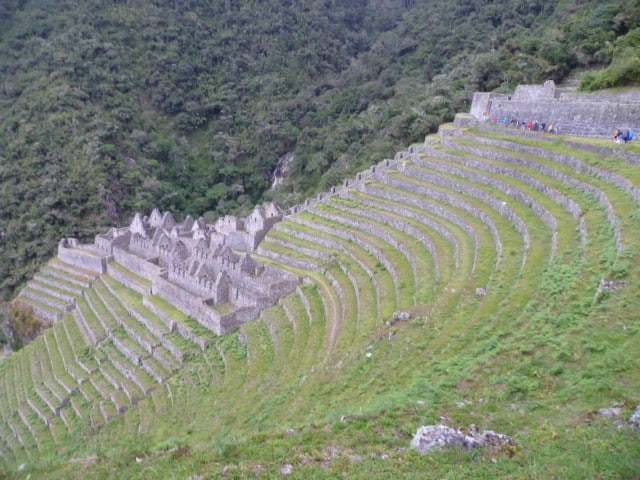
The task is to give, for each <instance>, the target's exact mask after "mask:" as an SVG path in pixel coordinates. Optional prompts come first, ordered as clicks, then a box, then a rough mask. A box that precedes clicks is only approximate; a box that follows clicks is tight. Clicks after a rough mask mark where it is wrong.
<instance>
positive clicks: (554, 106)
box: [470, 80, 640, 137]
mask: <svg viewBox="0 0 640 480" xmlns="http://www.w3.org/2000/svg"><path fill="white" fill-rule="evenodd" d="M470 113H471V115H472V116H473V117H474V118H475V119H476V120H477V121H481V122H482V121H492V122H502V121H503V119H504V118H507V119H508V121H510V120H511V119H516V120H520V121H524V122H528V121H530V120H531V121H536V120H537V121H538V122H539V123H546V125H550V124H553V125H555V126H556V127H558V130H559V132H560V133H567V134H570V135H582V136H597V137H612V135H613V131H614V130H615V129H616V128H619V129H622V130H625V129H633V130H636V131H638V130H640V91H632V92H628V93H623V94H576V93H574V92H562V91H560V90H559V89H557V88H556V86H555V83H554V82H553V81H552V80H549V81H547V82H545V83H544V84H543V85H520V86H518V87H517V88H516V91H515V92H514V94H512V95H507V94H498V93H482V92H477V93H475V94H474V96H473V102H472V105H471V111H470Z"/></svg>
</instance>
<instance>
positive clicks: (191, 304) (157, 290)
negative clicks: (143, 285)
mask: <svg viewBox="0 0 640 480" xmlns="http://www.w3.org/2000/svg"><path fill="white" fill-rule="evenodd" d="M151 292H152V293H153V294H155V295H158V296H160V297H162V298H163V299H164V300H166V301H167V302H169V303H170V304H172V305H174V306H175V307H177V308H178V309H180V310H182V312H184V313H185V314H187V315H189V316H191V317H193V318H195V319H196V320H197V321H198V323H200V324H201V325H202V326H204V327H206V328H208V329H209V330H212V331H213V332H216V333H217V334H221V325H220V315H218V313H217V312H216V311H214V310H213V309H212V308H211V307H209V306H208V305H207V304H205V303H204V302H203V301H202V299H201V298H198V297H196V296H194V295H191V294H190V293H189V292H187V291H185V290H183V289H182V288H180V287H177V286H175V285H174V284H173V283H171V282H169V281H168V280H165V279H164V278H162V277H155V278H154V279H153V286H152V287H151Z"/></svg>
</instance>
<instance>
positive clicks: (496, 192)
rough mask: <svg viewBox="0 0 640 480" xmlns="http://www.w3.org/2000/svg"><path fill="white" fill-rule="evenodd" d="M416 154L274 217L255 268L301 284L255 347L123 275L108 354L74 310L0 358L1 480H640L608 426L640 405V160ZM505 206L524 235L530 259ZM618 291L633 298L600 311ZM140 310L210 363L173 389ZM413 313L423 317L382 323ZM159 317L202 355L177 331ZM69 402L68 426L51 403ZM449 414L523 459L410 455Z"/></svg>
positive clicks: (544, 144)
mask: <svg viewBox="0 0 640 480" xmlns="http://www.w3.org/2000/svg"><path fill="white" fill-rule="evenodd" d="M504 140H509V142H507V143H504ZM532 146H533V147H536V148H543V149H544V151H536V152H532V151H531V150H528V148H529V147H532ZM418 155H420V157H419V158H418V160H416V162H415V164H412V163H411V162H410V161H409V160H407V169H406V170H405V173H402V172H400V171H393V170H391V171H388V172H386V175H383V176H381V177H380V178H379V179H370V180H367V182H366V188H365V190H364V191H362V190H359V189H347V190H346V191H343V194H344V198H343V197H331V198H329V199H326V200H324V201H322V202H319V203H316V204H314V206H313V208H311V209H310V210H308V211H305V212H301V213H298V214H296V215H294V216H292V217H289V218H288V219H287V220H285V221H284V222H281V223H280V224H278V225H277V227H276V228H274V229H273V230H272V231H271V232H270V233H269V234H268V235H267V237H266V239H265V241H264V242H263V244H262V245H261V253H263V255H257V257H258V258H260V259H262V260H264V261H265V262H268V263H271V264H274V265H277V266H280V267H282V268H284V269H286V270H288V271H291V272H293V273H295V274H296V275H301V276H303V277H304V279H305V280H304V283H303V284H302V285H300V287H299V288H298V289H297V291H296V292H295V293H293V294H291V295H288V296H287V297H285V298H283V299H281V301H280V302H279V304H277V305H276V306H274V307H271V308H269V309H266V310H264V311H263V312H262V314H261V316H260V318H259V319H257V320H255V321H253V322H250V323H247V324H245V325H243V326H242V328H241V330H240V331H239V332H235V333H233V334H230V335H227V336H224V337H215V336H213V335H211V334H210V333H209V332H207V331H204V330H203V329H202V327H200V326H199V325H196V324H195V322H194V321H193V319H189V318H187V317H186V316H185V315H184V314H182V313H181V312H179V311H177V310H175V308H174V307H171V306H170V305H167V304H166V302H163V301H162V300H160V299H159V298H157V297H153V296H150V297H146V298H145V299H144V303H145V304H146V306H145V305H144V304H143V299H142V297H141V296H140V295H139V294H137V293H134V292H132V291H131V290H129V289H128V288H126V287H124V286H122V285H121V284H120V283H119V282H116V281H114V280H113V279H111V278H109V277H108V276H107V277H106V278H105V279H104V282H105V283H102V282H101V281H98V282H95V286H94V287H93V288H92V289H88V290H87V294H86V295H87V301H86V306H87V310H89V312H90V313H91V314H93V315H94V316H95V317H97V318H98V323H99V324H103V327H102V328H103V329H106V326H107V325H109V328H111V329H112V336H113V338H112V340H106V341H103V342H102V343H101V344H100V346H99V348H98V349H94V348H92V347H91V346H89V345H88V344H87V343H86V342H85V340H84V339H83V338H82V336H81V333H80V331H79V330H78V326H77V325H76V324H75V323H74V321H73V319H72V318H71V317H70V316H69V315H67V316H65V319H64V320H63V321H61V322H59V323H58V324H56V325H55V326H54V327H53V329H52V331H51V332H50V333H49V332H48V333H47V334H45V336H44V337H43V338H42V339H41V340H40V341H38V342H36V343H34V344H33V345H32V346H30V347H28V348H27V349H25V351H23V352H21V353H19V354H17V355H15V356H13V357H11V358H9V359H7V360H5V361H3V362H2V363H0V390H4V391H0V402H1V404H0V415H1V419H2V421H3V422H4V423H5V425H2V426H0V427H1V428H0V449H8V451H9V452H10V453H9V454H8V455H6V456H5V457H2V458H0V465H4V467H5V469H6V471H7V472H8V473H9V472H13V471H15V468H16V464H17V463H18V462H25V463H26V464H27V466H26V469H25V472H24V474H28V473H32V474H33V475H34V477H37V478H45V479H46V478H81V477H82V478H85V477H86V478H105V477H109V476H114V475H122V476H123V477H126V478H150V479H160V478H167V477H169V478H171V477H175V478H190V477H191V476H192V475H197V474H203V475H204V478H208V477H209V476H210V477H214V478H215V477H216V476H217V475H219V474H220V473H221V472H222V471H223V469H224V468H225V467H229V468H230V470H228V473H229V474H230V475H231V477H232V478H247V477H255V478H277V477H278V476H280V468H281V467H282V466H283V465H285V464H287V463H290V464H292V465H293V472H294V473H293V474H292V476H291V478H338V477H343V476H348V477H349V478H442V477H443V476H446V477H448V478H547V477H548V476H549V472H554V473H553V474H554V475H556V476H558V477H562V478H616V479H617V478H620V479H622V478H633V475H636V474H637V472H638V471H640V460H638V459H640V447H639V446H638V442H637V438H636V437H637V433H636V432H632V431H630V430H629V429H627V428H618V427H616V426H615V423H614V422H615V420H616V419H606V418H603V417H600V416H598V415H596V414H595V413H594V412H596V411H597V409H599V408H605V407H610V406H612V405H614V404H619V405H622V410H623V414H622V415H621V416H620V417H619V419H620V420H624V419H626V418H628V417H629V416H630V414H631V412H632V410H633V409H634V408H635V406H636V405H637V404H638V402H639V401H640V398H639V397H638V394H637V388H636V387H637V385H638V382H639V381H640V373H639V372H640V364H639V362H640V360H638V359H639V358H640V342H638V337H639V336H640V325H639V324H638V320H637V312H638V308H640V307H639V305H638V298H640V273H639V271H638V269H637V268H635V267H637V265H638V263H639V257H638V252H639V251H640V236H639V235H638V224H637V220H638V218H639V217H638V215H639V213H638V212H640V209H639V203H638V197H637V196H634V193H633V192H634V191H635V190H634V189H635V188H636V187H635V186H637V185H639V184H640V167H638V166H635V165H631V164H629V163H627V162H625V161H624V160H623V159H620V158H617V157H608V158H603V157H600V156H598V155H596V154H593V153H590V152H588V151H586V150H582V149H571V148H569V147H567V146H566V145H564V144H562V143H561V142H549V141H546V140H545V141H535V140H532V139H520V138H515V137H510V136H505V135H497V134H484V133H479V132H470V133H464V134H463V135H462V136H461V137H456V138H449V139H448V141H447V144H446V146H438V145H431V146H430V148H429V149H428V151H425V153H421V154H418ZM554 155H565V156H566V155H570V156H572V157H575V158H576V159H578V160H579V161H580V162H583V163H582V164H580V165H583V166H580V167H579V168H576V165H577V164H575V163H573V164H569V163H567V159H566V157H562V158H561V159H563V160H562V161H561V162H558V161H556V160H557V158H556V157H554ZM558 158H559V157H558ZM518 159H519V160H518ZM586 167H590V168H592V170H589V169H588V168H586ZM594 169H595V170H594ZM606 172H611V173H614V174H615V176H614V177H607V175H605V173H606ZM456 184H458V185H460V186H459V187H455V185H456ZM474 189H475V190H474ZM480 191H481V192H483V193H482V194H479V192H480ZM545 191H549V192H553V195H548V196H547V195H545V194H544V193H543V192H545ZM516 192H518V193H517V194H519V195H521V196H522V197H521V198H526V197H527V196H528V197H531V198H533V199H535V202H537V203H535V205H534V204H533V202H527V201H526V200H525V201H519V200H518V199H517V198H516V196H515V195H516ZM594 193H595V195H594ZM489 197H492V198H493V199H494V200H491V202H490V204H488V203H486V202H485V201H484V200H483V198H485V199H486V198H489ZM605 199H606V201H605ZM495 202H498V203H497V204H498V205H499V204H500V203H501V202H506V203H507V204H508V206H509V208H510V209H511V211H512V213H513V214H514V215H516V216H517V217H519V218H521V219H522V221H523V222H524V224H525V225H526V231H527V232H528V235H529V244H528V245H527V243H526V242H525V237H524V232H525V230H523V229H520V231H518V230H517V229H516V228H515V227H514V226H513V224H512V223H511V222H510V221H509V220H508V219H507V218H506V217H505V216H504V215H503V212H502V211H500V208H495V204H496V203H495ZM465 205H469V206H473V207H474V209H471V208H467V207H465ZM574 206H577V207H579V210H580V214H579V215H576V214H575V212H574V211H570V210H571V208H573V207H574ZM569 207H571V208H569ZM475 209H477V210H475ZM477 212H480V214H479V215H478V213H477ZM541 212H542V213H544V214H545V215H546V214H548V215H549V216H551V217H553V218H554V219H555V220H556V221H557V231H555V232H554V229H553V228H552V226H550V224H549V223H548V222H547V221H545V219H544V218H543V216H542V213H541ZM552 223H553V222H552ZM361 227H366V228H361ZM489 227H491V228H494V227H495V230H494V231H492V230H491V228H489ZM371 232H379V235H375V234H374V233H371ZM616 232H617V233H616ZM617 235H618V236H619V237H617ZM554 238H555V240H554ZM618 240H620V241H621V242H620V243H621V245H617V243H618ZM554 241H555V242H556V243H554ZM554 245H556V247H555V248H554V247H553V246H554ZM620 247H621V248H620ZM434 252H435V253H434ZM271 254H273V255H271ZM278 258H280V259H282V260H283V263H281V262H280V261H279V260H278ZM287 259H289V260H290V262H289V263H288V262H287ZM300 262H302V263H304V262H309V263H313V264H317V265H318V269H317V270H314V271H305V270H302V269H300V268H298V267H296V266H295V265H297V264H300ZM603 278H604V279H623V280H625V281H626V282H628V283H627V284H626V286H625V287H624V288H622V289H620V290H617V291H615V292H605V293H603V294H602V295H600V296H599V297H598V298H597V299H596V297H595V294H596V290H597V289H598V285H599V284H600V280H601V279H603ZM107 287H109V288H107ZM478 287H484V288H486V289H487V295H486V296H484V297H479V296H476V294H475V290H476V288H478ZM113 292H115V293H116V296H114V295H113ZM149 305H152V307H151V306H149ZM80 308H82V311H83V313H85V314H86V312H85V304H83V303H82V302H81V307H80ZM131 308H135V309H136V310H137V311H138V313H139V314H141V315H142V316H143V317H145V318H147V317H151V318H149V321H152V322H156V323H154V324H153V326H152V329H151V330H152V331H155V329H156V328H157V329H164V330H163V332H164V333H163V335H164V336H163V338H166V339H167V340H168V341H170V342H172V343H171V344H172V345H175V346H176V347H177V348H179V349H180V350H181V351H183V352H194V353H197V355H196V354H194V355H191V354H189V355H185V358H184V361H183V363H182V365H181V366H180V368H177V369H176V370H175V372H172V371H171V369H172V368H171V367H170V366H169V368H167V365H163V362H164V363H166V362H167V361H168V360H170V359H171V358H173V359H174V360H175V357H174V356H173V355H172V353H171V352H170V351H169V350H167V348H166V346H164V347H156V348H159V350H158V352H162V353H160V356H161V357H162V360H160V361H159V359H158V358H154V357H152V356H151V355H150V353H149V352H148V351H147V350H145V348H143V347H142V346H141V345H140V344H139V343H136V341H135V340H134V339H133V337H132V336H131V335H130V333H129V331H128V330H126V329H125V328H124V327H123V326H117V324H119V322H124V321H125V320H126V321H131V320H132V318H131V317H130V315H129V314H128V313H127V309H131ZM400 309H408V310H410V311H411V312H412V313H413V318H412V319H411V320H410V321H408V322H395V323H393V324H391V325H388V324H386V323H385V321H386V320H389V319H390V318H391V316H392V314H393V312H394V311H396V310H400ZM154 312H156V313H157V314H156V313H154ZM158 312H160V313H158ZM165 316H166V317H168V318H170V319H171V320H173V321H175V322H180V323H181V324H182V325H183V326H188V327H189V328H191V329H192V331H193V332H194V333H196V334H197V335H200V336H202V337H203V338H206V339H207V340H208V341H209V343H208V344H205V345H204V346H203V347H202V348H197V347H195V346H194V344H193V343H192V342H190V341H187V340H184V339H183V337H182V336H181V335H180V334H179V333H178V332H176V331H174V332H172V333H168V331H167V330H168V329H167V323H171V322H167V319H166V318H164V317H165ZM103 317H104V318H103ZM163 318H164V320H163ZM87 321H88V322H89V321H92V322H93V319H87ZM136 323H137V324H138V325H139V326H141V324H140V322H138V321H136ZM128 328H129V329H132V328H133V326H132V325H129V326H128ZM145 328H146V327H145ZM148 334H149V335H152V334H151V332H150V331H149V332H148ZM156 338H158V337H156ZM29 352H30V353H29ZM126 352H128V353H126ZM165 355H166V356H165ZM131 356H133V357H135V358H136V359H138V360H136V361H132V358H131ZM139 361H140V362H141V363H138V362H139ZM154 369H155V370H154ZM60 370H64V371H63V375H62V376H60V375H58V376H59V378H60V380H59V381H58V380H55V382H56V383H51V381H54V379H51V378H50V377H52V374H53V372H58V371H60ZM123 370H125V371H127V372H130V375H125V374H124V373H123ZM151 371H152V372H154V373H151ZM79 378H89V379H90V380H89V381H83V382H81V383H80V381H79V380H78V379H79ZM48 380H51V381H48ZM160 382H162V383H160ZM63 384H64V385H70V386H72V388H73V387H76V386H77V388H78V390H76V391H74V392H73V393H70V394H69V393H67V389H66V388H65V387H64V386H63ZM35 386H38V388H45V387H46V388H47V389H48V390H46V391H45V390H43V395H41V396H40V395H35V396H34V388H35ZM144 391H146V392H147V393H146V395H144V394H143V392H144ZM65 395H67V396H69V398H70V401H69V403H68V404H66V405H65V406H64V407H62V410H61V416H60V417H56V416H55V415H53V412H52V411H51V409H50V408H49V407H48V406H47V404H48V403H50V402H53V401H55V400H59V397H64V396H65ZM27 399H29V401H30V402H31V403H32V405H29V404H28V403H27V402H26V400H27ZM36 410H42V411H44V412H46V416H47V418H49V422H50V423H49V426H47V425H45V424H44V422H43V420H42V419H41V418H40V417H39V416H38V413H36ZM119 410H120V411H121V412H120V413H119V412H118V411H119ZM124 410H126V411H124ZM112 417H113V418H112ZM440 417H448V418H449V419H450V420H449V422H450V424H451V425H455V426H460V427H463V428H466V427H469V426H470V425H471V424H475V425H478V426H479V428H481V429H484V428H490V429H493V430H496V431H500V432H504V433H507V434H508V435H510V436H512V437H514V438H516V440H518V442H519V445H518V446H517V447H515V448H514V449H513V450H510V451H509V452H505V451H500V452H491V451H488V450H482V451H480V450H478V451H472V452H467V451H462V450H451V451H440V452H433V453H432V454H429V455H425V456H419V455H417V454H416V453H415V452H413V451H412V450H410V449H409V448H408V445H409V442H410V440H411V436H412V435H413V433H414V432H415V430H416V429H417V427H418V426H420V425H424V424H432V423H436V422H437V419H438V418H440ZM30 429H31V430H32V431H33V432H32V431H30ZM23 443H24V446H23V445H22V444H23ZM62 444H64V446H63V445H62ZM25 446H26V449H25ZM58 451H60V452H61V454H60V455H58V457H56V456H54V452H58ZM178 452H179V453H178ZM93 455H96V457H95V458H97V460H96V461H93V462H91V463H83V460H82V459H87V458H94V457H93ZM136 456H138V458H140V459H141V461H139V462H136V460H135V457H136ZM69 458H74V459H76V460H77V461H74V462H69V461H68V459H69ZM78 459H80V460H78ZM1 468H2V467H0V471H2V470H1ZM114 472H117V474H116V473H114ZM10 475H13V476H14V477H16V478H22V477H21V476H20V475H22V474H18V473H15V474H14V473H11V474H10ZM23 476H24V475H23ZM34 477H32V478H34Z"/></svg>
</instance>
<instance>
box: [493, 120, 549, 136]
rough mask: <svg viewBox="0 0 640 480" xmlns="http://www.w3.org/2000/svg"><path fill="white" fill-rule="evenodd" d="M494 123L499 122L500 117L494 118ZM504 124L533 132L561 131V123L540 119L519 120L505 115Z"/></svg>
mask: <svg viewBox="0 0 640 480" xmlns="http://www.w3.org/2000/svg"><path fill="white" fill-rule="evenodd" d="M492 120H493V123H498V119H497V118H496V117H494V118H492ZM502 124H503V125H504V126H505V127H508V126H512V127H514V128H519V129H521V130H525V129H526V130H529V131H531V132H548V133H559V132H560V124H559V123H550V124H549V125H547V124H546V122H538V120H529V121H525V120H519V119H517V118H515V117H511V118H509V117H506V116H505V117H503V118H502Z"/></svg>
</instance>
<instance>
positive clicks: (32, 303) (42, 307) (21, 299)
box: [12, 292, 64, 323]
mask: <svg viewBox="0 0 640 480" xmlns="http://www.w3.org/2000/svg"><path fill="white" fill-rule="evenodd" d="M21 293H22V292H21ZM12 305H13V306H16V307H18V308H21V309H24V310H27V311H30V312H31V313H32V314H33V315H34V316H35V317H36V318H38V319H40V320H42V321H44V322H49V323H56V322H59V321H60V320H62V317H63V316H64V313H63V311H62V310H60V309H57V308H53V307H51V306H49V305H46V304H44V303H41V302H40V301H38V300H36V299H34V298H32V297H31V296H26V295H19V296H18V297H16V298H15V299H14V300H13V302H12Z"/></svg>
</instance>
